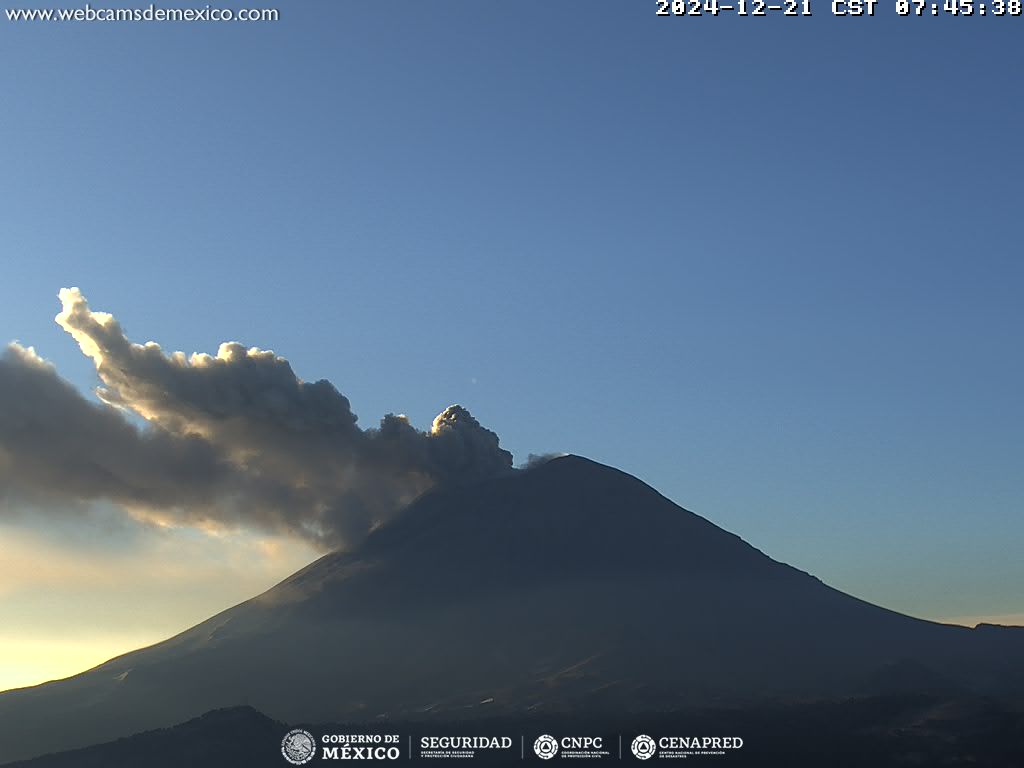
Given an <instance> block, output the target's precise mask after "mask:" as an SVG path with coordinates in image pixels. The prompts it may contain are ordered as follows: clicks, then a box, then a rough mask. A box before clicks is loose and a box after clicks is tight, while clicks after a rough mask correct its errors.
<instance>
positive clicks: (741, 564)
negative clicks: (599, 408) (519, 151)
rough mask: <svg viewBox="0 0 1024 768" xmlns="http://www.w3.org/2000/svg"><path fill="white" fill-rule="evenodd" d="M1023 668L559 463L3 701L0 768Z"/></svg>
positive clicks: (641, 491) (604, 476) (434, 503)
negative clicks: (152, 734) (25, 761)
mask: <svg viewBox="0 0 1024 768" xmlns="http://www.w3.org/2000/svg"><path fill="white" fill-rule="evenodd" d="M1022 670H1024V639H1022V637H1021V633H1018V632H1015V631H1013V630H1002V631H1000V630H998V629H996V628H989V629H986V630H969V629H965V628H962V627H950V626H944V625H937V624H932V623H929V622H924V621H919V620H916V619H911V618H909V617H906V616H902V615H899V614H896V613H893V612H891V611H887V610H884V609H882V608H878V607H876V606H872V605H869V604H867V603H864V602H862V601H860V600H856V599H854V598H851V597H849V596H847V595H844V594H842V593H840V592H837V591H836V590H833V589H831V588H829V587H827V586H825V585H824V584H822V583H821V582H820V581H818V580H817V579H815V578H813V577H811V576H808V575H807V574H805V573H803V572H800V571H797V570H795V569H793V568H790V567H789V566H786V565H783V564H781V563H777V562H775V561H774V560H771V559H770V558H768V557H767V556H765V555H764V554H762V553H761V552H759V551H758V550H756V549H754V548H753V547H751V546H749V545H748V544H746V543H745V542H743V541H742V540H741V539H739V538H738V537H736V536H734V535H732V534H730V533H727V532H725V531H722V530H721V529H719V528H717V527H715V526H714V525H712V524H711V523H709V522H708V521H706V520H704V519H703V518H701V517H699V516H697V515H694V514H692V513H690V512H687V511H686V510H683V509H682V508H680V507H678V506H676V505H675V504H673V503H672V502H671V501H669V500H668V499H665V498H664V497H662V496H661V495H659V494H658V493H657V492H655V491H654V490H653V489H651V488H650V487H648V486H646V485H644V484H643V483H641V482H640V481H639V480H636V479H635V478H632V477H630V476H629V475H626V474H624V473H622V472H619V471H617V470H614V469H611V468H609V467H604V466H602V465H599V464H596V463H594V462H590V461H588V460H586V459H581V458H578V457H572V456H570V457H564V458H561V459H556V460H553V461H550V462H548V463H547V464H544V465H542V466H540V467H538V468H535V469H532V470H529V471H524V472H516V473H513V474H510V475H507V476H502V477H498V478H494V479H491V480H487V481H483V482H479V483H475V484H472V485H465V486H459V487H453V488H447V489H444V490H438V491H435V492H432V493H429V494H427V495H426V496H424V497H422V498H421V499H419V500H418V501H417V502H415V503H413V504H412V505H410V506H409V507H408V508H407V509H406V510H404V512H403V513H402V514H401V515H399V516H398V517H397V518H396V519H395V520H393V521H392V522H391V523H389V524H388V525H386V526H384V527H382V528H380V529H378V530H377V531H375V532H374V533H373V534H372V535H371V536H370V537H369V538H368V539H367V540H366V541H365V542H364V544H363V545H362V546H361V547H360V548H359V549H358V550H357V551H354V552H350V553H337V554H331V555H327V556H325V557H323V558H321V559H320V560H318V561H316V562H315V563H313V564H311V565H310V566H308V567H307V568H304V569H303V570H301V571H299V572H298V573H296V574H294V575H293V576H291V577H289V578H288V579H286V580H285V581H283V582H282V583H281V584H279V585H278V586H276V587H274V588H273V589H271V590H269V591H268V592H266V593H264V594H263V595H260V596H258V597H256V598H254V599H252V600H249V601H247V602H245V603H242V604H241V605H238V606H236V607H234V608H232V609H230V610H228V611H225V612H223V613H221V614H219V615H217V616H215V617H213V618H211V619H209V620H208V621H206V622H203V623H202V624H199V625H198V626H196V627H194V628H192V629H190V630H188V631H187V632H184V633H182V634H180V635H178V636H176V637H174V638H171V639H170V640H167V641H166V642H164V643H160V644H158V645H155V646H152V647H150V648H146V649H143V650H140V651H136V652H133V653H130V654H127V655H125V656H121V657H119V658H117V659H113V660H111V661H109V662H107V663H106V664H103V665H101V666H99V667H97V668H95V669H93V670H90V671H88V672H85V673H82V674H81V675H77V676H75V677H72V678H69V679H67V680H62V681H56V682H53V683H47V684H45V685H42V686H36V687H34V688H28V689H22V690H18V691H11V692H8V693H5V694H0V761H5V760H13V759H16V758H24V757H29V756H32V755H34V754H39V750H40V746H39V745H40V743H41V742H45V747H46V748H45V751H52V750H56V749H65V748H71V747H76V746H84V745H87V744H91V743H96V742H98V741H101V740H106V739H112V738H116V737H118V736H123V735H126V734H129V733H134V732H137V731H140V730H144V729H147V728H155V727H161V726H166V725H170V724H172V723H174V722H180V721H182V720H185V719H187V718H189V717H192V716H195V715H197V714H199V713H201V712H204V711H208V710H211V709H216V708H220V707H229V706H235V705H240V704H248V705H251V706H254V707H256V708H257V709H259V710H260V711H262V712H265V713H267V714H268V715H270V716H271V717H273V718H276V719H280V720H285V721H299V720H303V721H318V720H319V721H323V720H336V721H340V720H345V721H353V720H359V719H363V720H372V719H375V718H378V717H381V716H386V717H390V718H401V719H415V718H422V717H429V718H437V719H449V720H461V719H465V718H466V717H472V716H474V715H475V714H480V715H495V714H517V713H523V712H538V711H541V712H543V711H551V712H558V711H573V712H577V713H579V712H595V713H597V712H609V711H616V712H627V711H645V710H646V711H650V710H652V709H665V708H672V707H678V706H685V705H702V706H703V705H709V704H712V705H713V704H716V703H728V702H736V701H743V700H750V699H762V698H769V697H782V698H797V697H818V696H834V695H845V694H853V693H865V694H870V693H872V692H875V691H876V690H877V689H879V688H886V689H888V688H892V687H893V686H895V687H896V688H897V689H906V690H917V689H921V690H925V689H927V690H932V689H942V690H947V689H964V690H979V691H997V690H1003V689H1008V688H1013V687H1014V686H1020V684H1021V679H1022V677H1021V675H1022ZM894 671H895V672H894ZM1021 687H1024V686H1021ZM887 692H892V691H889V690H887ZM488 700H490V701H489V703H487V704H486V705H483V704H480V702H483V701H488ZM57 723H59V724H60V727H59V728H56V727H55V724H57ZM54 739H57V740H58V742H57V743H55V742H54Z"/></svg>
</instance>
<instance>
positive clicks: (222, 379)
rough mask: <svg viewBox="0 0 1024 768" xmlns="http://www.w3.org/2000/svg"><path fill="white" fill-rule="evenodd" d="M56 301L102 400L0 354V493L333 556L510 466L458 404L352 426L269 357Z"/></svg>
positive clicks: (331, 402) (24, 358)
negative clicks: (171, 347) (130, 327)
mask: <svg viewBox="0 0 1024 768" xmlns="http://www.w3.org/2000/svg"><path fill="white" fill-rule="evenodd" d="M60 298H61V302H62V304H63V311H62V312H61V313H60V314H59V315H58V316H57V318H56V319H57V322H58V323H59V324H60V325H61V327H62V328H64V329H65V330H66V331H67V332H68V333H70V334H71V336H72V337H73V338H74V339H75V341H77V342H78V345H79V347H81V349H82V352H84V353H85V354H86V355H88V356H89V357H90V358H92V360H93V362H94V363H95V365H96V372H97V373H98V374H99V378H100V380H101V382H102V384H103V386H102V387H100V388H99V389H98V390H97V394H98V395H99V397H100V399H101V400H102V401H103V403H104V405H101V404H94V403H90V402H89V401H88V400H86V399H85V398H84V397H82V396H81V395H80V394H79V393H78V392H77V391H76V390H75V389H74V388H73V387H71V386H70V385H69V384H67V383H66V382H64V381H63V380H62V379H61V378H60V377H59V376H58V375H57V373H56V371H55V370H54V369H53V367H52V366H51V365H50V364H49V363H47V362H46V361H44V360H42V359H40V358H39V357H38V356H37V355H36V354H35V352H34V351H33V350H32V349H31V348H25V347H22V346H20V345H18V344H11V345H10V346H9V347H8V348H7V350H6V352H5V354H4V355H3V357H2V358H0V403H2V408H0V492H2V493H4V494H5V495H6V496H8V497H9V498H20V499H23V500H29V501H37V502H45V503H46V505H47V506H51V507H61V506H64V507H73V506H75V505H76V504H79V503H81V502H89V501H95V500H109V501H113V502H115V503H117V504H120V505H122V506H123V507H124V508H125V509H127V510H128V511H130V512H131V513H132V514H133V515H135V516H137V517H140V518H148V519H153V520H155V521H157V522H161V523H165V524H176V525H196V526H207V527H218V526H229V527H255V528H259V529H262V530H266V531H270V532H275V533H290V534H294V535H299V536H302V537H304V538H307V539H310V540H312V541H314V542H316V543H317V544H318V545H319V546H321V547H323V548H335V547H339V546H346V545H348V544H351V543H353V542H354V541H357V540H358V539H359V538H360V537H362V536H363V535H365V533H366V532H367V531H368V530H369V529H370V528H371V527H372V526H373V525H374V524H376V523H377V522H379V521H381V520H384V519H386V518H387V517H388V516H389V515H390V514H392V513H393V512H394V511H395V510H396V509H398V508H400V507H401V506H403V505H404V504H405V503H407V502H408V501H410V500H411V499H412V498H414V497H415V496H417V495H419V494H420V493H422V492H423V491H424V490H426V489H428V488H430V487H432V486H434V485H437V484H442V483H452V482H460V481H465V480H471V479H474V478H480V477H486V476H489V475H494V474H498V473H502V472H507V471H510V470H511V468H512V455H511V454H510V453H509V452H508V451H505V450H502V449H501V447H500V446H499V444H498V436H497V435H495V434H494V433H493V432H491V431H490V430H488V429H485V428H484V427H482V426H481V425H480V423H479V422H478V421H477V420H476V419H475V418H473V416H472V415H471V414H470V413H469V411H467V410H466V409H465V408H462V407H461V406H458V405H453V406H451V407H449V408H447V409H445V411H444V412H443V413H441V414H440V415H439V416H438V417H437V418H436V419H434V423H433V426H432V427H431V430H430V431H429V432H423V431H420V430H418V429H416V428H414V427H413V426H412V425H411V424H410V423H409V422H408V421H407V420H406V419H405V417H403V416H395V415H392V414H389V415H387V416H385V417H384V418H383V419H382V420H381V423H380V426H379V428H377V429H366V430H364V429H361V428H360V427H359V426H358V425H357V423H356V416H355V414H354V413H352V409H351V407H350V405H349V401H348V399H347V398H346V397H345V396H344V395H342V394H341V393H340V392H338V390H337V389H335V388H334V386H333V385H332V384H331V383H330V382H328V381H317V382H314V383H308V382H304V381H302V380H300V379H299V378H297V377H296V376H295V374H294V372H293V371H292V368H291V365H289V363H288V361H287V360H285V359H284V358H282V357H279V356H277V355H275V354H274V353H273V352H268V351H264V350H260V349H255V348H246V347H244V346H242V345H241V344H237V343H227V344H222V345H221V346H220V349H219V350H218V352H217V355H216V356H210V355H205V354H193V355H192V356H191V357H186V356H185V355H184V354H182V353H180V352H176V353H174V354H171V355H167V354H165V353H164V352H163V350H162V349H161V348H160V347H159V345H157V344H154V343H153V342H149V343H147V344H144V345H140V344H135V343H132V342H131V341H129V340H128V338H127V337H126V336H125V334H124V332H123V330H122V329H121V326H120V324H119V323H118V322H117V321H116V320H115V319H114V318H113V317H111V316H110V315H108V314H105V313H101V312H93V311H91V310H90V309H89V305H88V303H87V302H86V300H85V297H84V296H82V294H81V293H80V292H79V291H78V289H76V288H70V289H67V288H66V289H64V290H62V291H61V292H60ZM126 412H127V413H134V414H137V415H138V416H141V417H143V418H144V419H145V420H146V422H147V426H146V427H145V428H142V429H139V428H137V427H136V426H134V424H132V423H131V422H130V421H129V420H128V419H127V418H125V416H124V413H126Z"/></svg>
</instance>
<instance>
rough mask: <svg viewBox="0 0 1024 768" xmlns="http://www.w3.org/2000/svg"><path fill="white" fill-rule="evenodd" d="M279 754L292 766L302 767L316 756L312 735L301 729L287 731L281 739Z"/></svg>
mask: <svg viewBox="0 0 1024 768" xmlns="http://www.w3.org/2000/svg"><path fill="white" fill-rule="evenodd" d="M281 754H282V755H284V759H285V760H287V761H288V762H289V763H291V764H292V765H304V764H305V763H308V762H309V761H310V760H312V759H313V756H314V755H316V741H315V740H314V739H313V734H312V733H310V732H309V731H304V730H302V729H301V728H295V729H294V730H291V731H288V733H286V734H285V735H284V738H283V739H281Z"/></svg>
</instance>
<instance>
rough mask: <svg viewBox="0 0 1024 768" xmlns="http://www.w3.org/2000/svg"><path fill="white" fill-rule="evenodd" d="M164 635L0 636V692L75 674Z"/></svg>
mask: <svg viewBox="0 0 1024 768" xmlns="http://www.w3.org/2000/svg"><path fill="white" fill-rule="evenodd" d="M164 639H165V638H164V637H163V636H161V635H159V634H157V633H150V634H138V635H124V636H112V637H95V638H89V639H82V638H75V637H74V636H69V637H67V638H53V637H13V638H10V637H0V691H6V690H9V689H11V688H24V687H27V686H30V685H38V684H39V683H45V682H48V681H50V680H60V679H62V678H65V677H71V676H72V675H77V674H78V673H79V672H84V671H85V670H87V669H92V668H93V667H95V666H98V665H100V664H102V663H103V662H105V661H109V660H110V659H112V658H114V657H115V656H120V655H121V654H123V653H128V652H129V651H134V650H137V649H139V648H144V647H146V646H147V645H153V644H154V643H158V642H160V641H161V640H164Z"/></svg>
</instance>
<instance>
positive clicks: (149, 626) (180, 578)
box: [0, 524, 319, 691]
mask: <svg viewBox="0 0 1024 768" xmlns="http://www.w3.org/2000/svg"><path fill="white" fill-rule="evenodd" d="M318 556H319V553H318V552H316V551H314V550H313V549H312V548H311V547H309V545H307V544H305V543H303V542H298V541H294V540H289V539H286V538H279V537H272V536H256V535H253V534H247V533H232V532H227V531H218V532H217V535H215V536H214V535H210V534H209V533H204V532H200V531H194V530H192V531H189V530H153V531H151V533H150V534H149V535H146V536H142V537H140V538H138V539H136V540H133V541H132V542H131V544H130V545H126V547H125V549H124V550H111V549H109V548H103V547H99V548H90V547H88V546H84V547H83V546H76V543H75V540H74V539H73V538H72V539H71V540H63V541H60V542H58V541H50V540H48V537H47V536H46V535H45V534H44V533H42V532H41V531H38V530H32V529H30V528H26V527H23V526H22V527H19V526H14V525H11V524H4V525H0V616H2V617H3V620H2V622H0V691H3V690H8V689H10V688H19V687H25V686H30V685H38V684H39V683H44V682H47V681H49V680H59V679H61V678H64V677H69V676H71V675H75V674H78V673H79V672H84V671H86V670H87V669H91V668H92V667H95V666H97V665H98V664H102V663H103V662H105V661H108V660H110V659H112V658H114V657H115V656H120V655H121V654H123V653H128V652H129V651H134V650H138V649H139V648H144V647H146V646H149V645H153V644H154V643H158V642H160V641H162V640H166V639H167V638H169V637H173V636H174V635H176V634H178V633H179V632H183V631H184V630H186V629H189V628H190V627H193V626H195V625H196V624H198V623H200V622H201V621H204V620H205V619H208V618H210V617H211V616H213V615H215V614H217V613H219V612H220V611H223V610H226V609H228V608H231V607H232V606H234V605H237V604H238V603H240V602H243V601H245V600H247V599H249V598H252V597H255V596H256V595H258V594H260V593H261V592H263V591H264V590H266V589H268V588H270V587H272V586H273V585H274V584H276V583H277V582H279V581H281V580H282V579H284V578H285V577H287V576H289V575H291V574H292V573H294V572H295V571H297V570H298V569H299V568H302V567H303V566H305V565H307V564H308V563H310V562H311V561H312V560H314V559H315V558H316V557H318Z"/></svg>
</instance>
